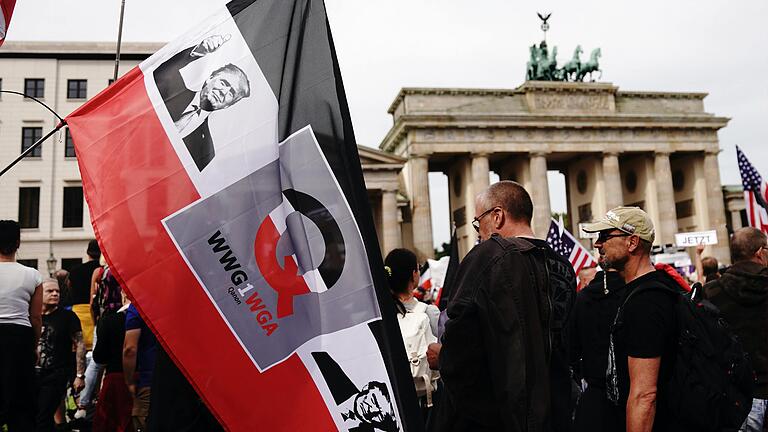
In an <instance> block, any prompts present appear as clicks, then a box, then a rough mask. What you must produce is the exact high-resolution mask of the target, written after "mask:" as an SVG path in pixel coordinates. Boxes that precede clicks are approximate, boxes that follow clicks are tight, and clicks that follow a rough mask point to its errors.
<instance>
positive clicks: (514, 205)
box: [477, 180, 533, 225]
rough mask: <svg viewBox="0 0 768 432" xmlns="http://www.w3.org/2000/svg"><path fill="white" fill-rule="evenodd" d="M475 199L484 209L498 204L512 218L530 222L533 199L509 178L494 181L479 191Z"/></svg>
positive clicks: (517, 220)
mask: <svg viewBox="0 0 768 432" xmlns="http://www.w3.org/2000/svg"><path fill="white" fill-rule="evenodd" d="M477 201H478V202H479V204H480V206H481V207H482V208H483V209H484V210H489V209H491V208H493V207H495V206H499V207H501V208H502V209H503V210H504V211H505V212H507V214H508V215H509V217H510V218H511V219H512V220H514V221H516V222H524V223H527V224H528V225H530V224H531V219H532V218H533V201H531V196H530V195H529V194H528V191H526V190H525V188H524V187H523V186H522V185H520V183H517V182H513V181H511V180H502V181H500V182H496V183H494V184H492V185H490V186H488V188H487V189H486V190H484V191H482V192H480V193H479V194H478V195H477Z"/></svg>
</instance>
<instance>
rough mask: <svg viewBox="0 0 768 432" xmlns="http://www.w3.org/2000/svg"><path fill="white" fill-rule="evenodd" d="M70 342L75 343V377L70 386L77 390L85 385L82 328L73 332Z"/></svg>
mask: <svg viewBox="0 0 768 432" xmlns="http://www.w3.org/2000/svg"><path fill="white" fill-rule="evenodd" d="M72 342H73V343H74V345H75V358H76V359H77V377H76V378H75V381H74V382H73V383H72V387H74V388H75V391H78V392H79V391H80V390H82V389H83V387H85V341H84V340H83V332H82V330H78V331H77V332H75V334H74V335H73V336H72Z"/></svg>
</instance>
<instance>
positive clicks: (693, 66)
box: [0, 0, 768, 244]
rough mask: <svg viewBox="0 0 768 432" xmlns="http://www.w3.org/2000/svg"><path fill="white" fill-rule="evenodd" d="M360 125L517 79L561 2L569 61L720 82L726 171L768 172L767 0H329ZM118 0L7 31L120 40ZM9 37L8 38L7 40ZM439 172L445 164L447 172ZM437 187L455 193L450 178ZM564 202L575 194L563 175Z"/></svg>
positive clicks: (387, 122) (23, 7) (555, 193)
mask: <svg viewBox="0 0 768 432" xmlns="http://www.w3.org/2000/svg"><path fill="white" fill-rule="evenodd" d="M225 3H226V2H225V1H223V0H152V1H150V0H126V15H125V29H124V33H123V40H124V41H169V40H171V39H173V38H174V37H175V36H178V35H180V34H181V33H183V32H184V31H186V30H187V29H188V28H190V27H191V26H193V25H195V23H197V22H200V21H202V20H203V19H205V17H206V16H208V15H210V14H212V13H213V12H214V11H216V10H217V9H218V8H220V7H222V6H223V5H224V4H225ZM326 4H327V8H328V15H329V20H330V23H331V29H332V31H333V36H334V40H335V44H336V50H337V53H338V57H339V62H340V64H341V71H342V75H343V77H344V84H345V87H346V92H347V97H348V99H349V105H350V109H351V112H352V120H353V124H354V127H355V134H356V136H357V140H358V142H359V143H360V144H364V145H368V146H373V147H378V145H379V143H380V142H381V140H382V139H383V137H384V135H385V134H386V132H387V131H388V130H389V128H390V126H391V125H392V119H391V117H390V116H389V115H388V114H387V112H386V110H387V107H388V106H389V104H390V103H391V102H392V100H393V99H394V97H395V96H396V95H397V92H398V91H399V89H400V88H401V87H413V86H423V87H479V88H514V87H517V86H518V85H520V84H521V83H522V82H523V79H524V75H525V64H526V61H527V60H528V55H529V53H528V46H530V45H531V44H533V43H536V42H538V41H540V40H541V30H540V28H539V25H540V24H539V19H538V18H537V17H536V12H537V11H551V12H552V18H551V19H550V25H551V29H550V31H549V33H548V37H547V39H548V42H549V44H550V45H556V46H558V48H559V52H560V55H559V57H558V59H559V61H560V63H563V62H564V61H566V60H567V59H568V58H569V57H570V53H572V52H573V49H574V47H575V46H576V45H577V44H581V45H582V47H583V48H584V51H585V52H586V53H588V52H590V51H591V50H592V49H593V48H596V47H600V48H601V49H602V54H603V56H602V58H601V59H600V65H601V68H602V69H603V71H604V72H603V76H602V81H607V82H611V83H613V84H614V85H617V86H619V87H620V88H621V89H622V90H642V91H695V92H707V93H709V96H708V97H707V98H706V99H705V101H704V103H705V108H706V110H707V111H708V112H710V113H713V114H716V115H718V116H725V117H729V118H731V121H730V123H729V125H728V126H727V127H726V128H725V129H723V130H721V131H720V134H719V136H720V146H721V148H722V149H723V151H722V153H721V154H720V175H721V178H722V181H723V183H724V184H737V183H740V178H739V172H738V167H737V164H736V151H735V145H739V146H741V147H742V148H743V149H744V151H745V152H746V154H747V157H749V158H750V160H751V161H752V163H753V164H754V165H755V166H756V167H757V168H758V170H759V171H760V172H761V173H762V174H763V175H764V176H766V175H768V157H766V156H768V150H767V149H768V84H766V82H767V81H766V79H767V78H766V76H768V75H767V74H768V54H767V53H768V51H766V49H765V46H764V45H765V27H764V26H765V22H766V20H768V2H767V1H765V0H743V1H738V2H726V1H721V0H715V1H692V0H685V1H681V0H676V1H670V0H664V1H660V0H645V1H642V2H620V1H589V0H582V1H579V2H574V1H537V2H533V1H529V2H520V1H511V0H507V1H500V0H482V1H469V0H462V1H459V0H407V1H406V0H386V1H384V0H327V1H326ZM119 8H120V1H119V0H77V1H61V0H34V1H32V0H27V1H19V2H17V4H16V11H15V12H14V15H13V20H12V22H11V26H10V28H9V32H8V36H7V40H15V41H21V40H53V41H63V40H69V41H76V40H77V41H114V40H115V39H116V34H117V21H118V15H119ZM0 49H1V48H0ZM438 177H439V175H438ZM431 183H432V185H433V187H432V189H433V192H434V193H433V196H435V195H436V196H439V197H447V188H446V186H445V182H444V181H442V182H441V181H433V182H431ZM550 188H551V189H552V206H553V209H555V210H562V209H564V208H565V192H564V186H563V184H562V178H560V179H558V178H557V176H553V177H552V181H551V182H550ZM433 219H434V226H435V243H436V244H439V242H440V241H444V240H446V239H447V238H448V222H447V221H448V213H447V198H443V199H434V200H433Z"/></svg>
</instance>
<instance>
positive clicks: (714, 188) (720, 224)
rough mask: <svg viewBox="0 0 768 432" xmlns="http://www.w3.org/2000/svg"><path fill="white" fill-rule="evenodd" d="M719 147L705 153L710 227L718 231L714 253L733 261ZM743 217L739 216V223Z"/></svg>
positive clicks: (716, 256)
mask: <svg viewBox="0 0 768 432" xmlns="http://www.w3.org/2000/svg"><path fill="white" fill-rule="evenodd" d="M719 152H720V151H719V149H715V150H708V151H706V152H705V153H704V173H705V181H706V184H707V209H708V210H709V225H710V226H709V229H713V230H715V231H717V242H718V243H717V244H716V245H714V246H712V249H711V251H712V254H713V255H714V256H715V258H717V260H718V261H720V262H723V263H730V262H731V254H730V248H729V247H728V243H729V242H728V228H726V225H725V202H724V201H723V187H722V185H721V184H720V168H719V166H718V163H717V154H718V153H719ZM740 222H741V218H740V217H739V223H740Z"/></svg>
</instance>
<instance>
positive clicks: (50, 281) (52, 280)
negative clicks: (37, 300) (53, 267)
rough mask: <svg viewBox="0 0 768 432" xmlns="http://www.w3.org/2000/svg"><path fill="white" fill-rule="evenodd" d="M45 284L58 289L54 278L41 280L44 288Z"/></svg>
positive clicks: (57, 282) (57, 283)
mask: <svg viewBox="0 0 768 432" xmlns="http://www.w3.org/2000/svg"><path fill="white" fill-rule="evenodd" d="M46 284H53V285H56V287H59V281H58V280H56V279H54V278H45V279H43V283H42V285H43V286H45V285H46Z"/></svg>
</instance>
